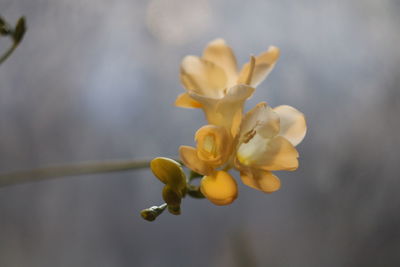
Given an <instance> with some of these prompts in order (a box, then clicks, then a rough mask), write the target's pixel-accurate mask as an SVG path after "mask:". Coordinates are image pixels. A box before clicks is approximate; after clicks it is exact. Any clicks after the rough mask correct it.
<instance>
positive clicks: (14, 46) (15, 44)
mask: <svg viewBox="0 0 400 267" xmlns="http://www.w3.org/2000/svg"><path fill="white" fill-rule="evenodd" d="M17 46H18V43H17V42H14V43H13V45H12V46H11V47H10V48H9V49H8V50H7V51H6V52H5V53H4V54H3V55H2V56H1V57H0V64H2V63H3V62H4V61H6V59H7V58H8V57H9V56H11V54H12V53H13V52H14V50H15V49H16V48H17Z"/></svg>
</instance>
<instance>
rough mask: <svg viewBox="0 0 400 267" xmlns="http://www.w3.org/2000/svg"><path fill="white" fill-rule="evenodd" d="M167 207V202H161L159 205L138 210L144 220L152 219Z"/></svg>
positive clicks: (150, 220)
mask: <svg viewBox="0 0 400 267" xmlns="http://www.w3.org/2000/svg"><path fill="white" fill-rule="evenodd" d="M166 207H167V204H165V203H164V204H162V205H161V206H152V207H150V208H148V209H144V210H142V211H141V212H140V215H141V216H142V218H143V219H145V220H146V221H149V222H152V221H154V220H155V219H156V218H157V217H158V216H159V215H160V214H161V213H163V211H164V210H165V208H166Z"/></svg>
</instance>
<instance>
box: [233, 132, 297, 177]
mask: <svg viewBox="0 0 400 267" xmlns="http://www.w3.org/2000/svg"><path fill="white" fill-rule="evenodd" d="M236 157H237V160H238V161H239V163H240V164H241V165H244V166H248V167H253V168H258V169H263V170H266V171H279V170H287V171H293V170H295V169H297V167H298V165H299V162H298V160H297V158H298V157H299V153H298V152H297V150H296V148H295V147H294V146H293V145H292V144H291V143H290V142H289V141H288V140H287V139H285V138H284V137H282V136H276V137H274V138H272V139H265V138H262V137H261V136H260V135H258V134H256V135H255V136H254V137H253V138H252V139H251V140H250V141H249V142H248V143H242V144H241V145H240V146H239V148H238V150H237V153H236Z"/></svg>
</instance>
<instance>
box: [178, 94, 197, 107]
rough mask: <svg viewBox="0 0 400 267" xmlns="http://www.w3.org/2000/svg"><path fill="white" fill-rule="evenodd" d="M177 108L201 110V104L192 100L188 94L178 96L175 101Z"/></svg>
mask: <svg viewBox="0 0 400 267" xmlns="http://www.w3.org/2000/svg"><path fill="white" fill-rule="evenodd" d="M175 106H177V107H181V108H201V104H200V103H199V102H197V101H196V100H194V99H193V98H191V97H190V96H189V95H188V93H182V94H180V95H178V97H177V98H176V100H175Z"/></svg>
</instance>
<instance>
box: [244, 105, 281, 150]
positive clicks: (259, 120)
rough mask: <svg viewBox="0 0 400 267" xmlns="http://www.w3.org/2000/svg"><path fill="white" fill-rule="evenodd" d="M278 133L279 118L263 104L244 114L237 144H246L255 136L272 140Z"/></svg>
mask: <svg viewBox="0 0 400 267" xmlns="http://www.w3.org/2000/svg"><path fill="white" fill-rule="evenodd" d="M278 133H279V116H278V114H276V113H275V112H274V111H273V110H272V109H271V108H270V107H269V106H268V105H267V103H265V102H261V103H259V104H257V105H256V106H255V107H254V108H253V109H251V110H250V111H249V112H247V113H246V115H245V116H244V117H243V120H242V123H241V125H240V140H239V142H240V143H242V142H244V143H247V142H249V141H250V140H251V138H253V137H254V136H255V135H256V134H259V135H261V136H262V137H263V138H272V137H274V136H276V135H277V134H278Z"/></svg>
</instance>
